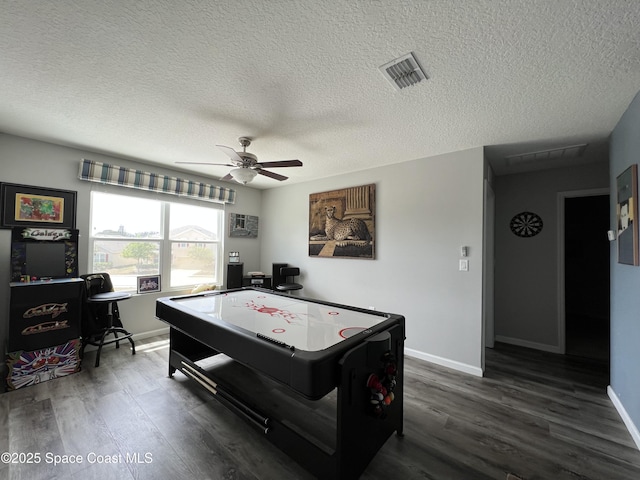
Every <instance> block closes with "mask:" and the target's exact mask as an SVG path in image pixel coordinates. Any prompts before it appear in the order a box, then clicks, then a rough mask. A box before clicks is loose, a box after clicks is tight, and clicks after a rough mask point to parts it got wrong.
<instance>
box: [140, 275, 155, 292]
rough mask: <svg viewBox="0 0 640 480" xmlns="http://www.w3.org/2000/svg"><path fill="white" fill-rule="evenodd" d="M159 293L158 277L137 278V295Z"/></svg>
mask: <svg viewBox="0 0 640 480" xmlns="http://www.w3.org/2000/svg"><path fill="white" fill-rule="evenodd" d="M159 291H160V275H147V276H144V277H138V293H152V292H159Z"/></svg>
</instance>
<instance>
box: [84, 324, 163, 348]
mask: <svg viewBox="0 0 640 480" xmlns="http://www.w3.org/2000/svg"><path fill="white" fill-rule="evenodd" d="M168 334H169V327H164V328H158V329H157V330H149V331H148V332H140V333H134V334H133V335H132V336H131V338H132V339H133V341H134V342H135V341H138V340H144V339H145V338H151V337H156V336H158V335H168ZM109 338H112V337H109ZM94 350H98V347H96V346H95V345H87V347H86V348H85V350H84V351H85V352H92V351H94Z"/></svg>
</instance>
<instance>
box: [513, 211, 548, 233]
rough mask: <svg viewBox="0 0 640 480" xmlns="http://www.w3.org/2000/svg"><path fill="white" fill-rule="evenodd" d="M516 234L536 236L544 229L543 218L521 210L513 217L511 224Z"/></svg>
mask: <svg viewBox="0 0 640 480" xmlns="http://www.w3.org/2000/svg"><path fill="white" fill-rule="evenodd" d="M509 226H510V227H511V231H512V232H513V234H514V235H517V236H519V237H534V236H536V235H537V234H539V233H540V232H541V231H542V219H541V218H540V216H539V215H536V214H535V213H531V212H521V213H518V214H517V215H514V217H513V218H512V219H511V223H510V224H509Z"/></svg>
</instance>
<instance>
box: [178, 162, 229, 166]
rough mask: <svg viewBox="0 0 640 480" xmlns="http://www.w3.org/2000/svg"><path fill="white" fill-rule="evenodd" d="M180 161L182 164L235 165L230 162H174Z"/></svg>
mask: <svg viewBox="0 0 640 480" xmlns="http://www.w3.org/2000/svg"><path fill="white" fill-rule="evenodd" d="M175 163H182V164H184V165H220V166H223V167H235V166H236V165H234V164H231V163H209V162H175Z"/></svg>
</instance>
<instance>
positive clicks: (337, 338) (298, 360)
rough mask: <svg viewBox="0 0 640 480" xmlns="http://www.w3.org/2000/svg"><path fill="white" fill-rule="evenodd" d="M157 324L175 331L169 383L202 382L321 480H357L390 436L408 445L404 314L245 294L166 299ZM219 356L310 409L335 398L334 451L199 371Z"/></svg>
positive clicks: (251, 290) (261, 292)
mask: <svg viewBox="0 0 640 480" xmlns="http://www.w3.org/2000/svg"><path fill="white" fill-rule="evenodd" d="M156 317H157V318H158V319H160V320H162V321H163V322H165V323H167V324H169V326H170V353H169V376H170V377H173V375H174V373H175V372H176V370H178V371H180V372H182V373H183V374H184V375H186V376H187V377H189V378H190V379H192V380H194V381H196V382H197V383H198V384H199V385H200V386H201V387H203V388H205V389H206V390H208V391H209V392H210V393H211V394H212V395H214V397H215V398H216V399H217V400H219V401H220V402H221V403H222V404H223V405H225V406H226V407H228V408H229V409H230V410H232V411H234V412H235V413H236V414H238V415H239V416H241V417H242V418H244V420H246V421H247V422H248V423H249V424H250V425H253V426H255V427H257V429H258V430H259V431H260V432H261V433H263V434H264V435H265V436H266V437H267V439H268V440H269V441H271V442H272V443H273V444H274V445H276V446H277V447H278V448H280V449H281V450H283V451H284V452H285V453H287V454H288V455H289V456H290V457H291V458H293V459H294V460H296V461H297V462H298V463H299V464H300V465H302V466H303V467H304V468H306V469H307V470H309V471H310V472H312V473H313V474H314V475H316V476H317V477H318V478H327V479H350V478H358V477H359V476H360V474H361V473H362V472H363V471H364V470H365V468H366V467H367V465H368V464H369V463H370V461H371V460H372V459H373V457H374V456H375V455H376V453H377V452H378V451H379V449H380V448H381V447H382V446H383V445H384V443H385V442H386V441H387V439H388V438H389V437H390V436H391V435H392V434H393V433H394V432H395V433H396V434H397V435H398V436H402V429H403V424H402V423H403V370H404V368H403V364H404V355H403V352H404V339H405V325H404V323H405V322H404V317H403V316H401V315H395V314H390V313H384V312H379V311H372V310H365V309H361V308H356V307H351V306H347V305H340V304H335V303H329V302H323V301H319V300H314V299H309V298H303V297H298V296H291V295H289V294H285V293H280V292H275V291H272V290H266V289H261V288H257V287H245V288H241V289H232V290H221V291H213V292H204V293H202V294H195V295H183V296H176V297H165V298H160V299H158V300H157V302H156ZM218 354H223V355H225V356H226V357H229V358H230V359H233V361H234V362H238V363H239V364H241V365H243V366H244V367H247V368H248V369H250V370H251V371H253V372H256V373H257V374H259V375H262V376H266V377H268V378H269V379H270V380H271V381H275V382H277V383H278V384H279V385H282V386H284V387H285V389H286V390H288V391H290V392H292V393H293V395H294V396H300V397H302V398H304V399H306V400H307V401H312V402H314V401H319V400H320V399H323V397H325V396H326V397H327V398H334V397H335V401H336V405H335V412H336V413H335V425H332V428H335V435H336V438H335V442H333V447H332V448H331V449H327V447H326V445H318V444H317V443H316V442H315V441H314V436H313V435H306V434H305V432H301V431H300V429H299V428H291V427H290V422H288V421H287V419H286V418H283V417H282V415H281V414H276V415H274V414H273V412H269V411H268V409H265V407H264V406H261V399H260V398H251V395H245V396H242V395H239V394H238V390H236V389H234V388H233V385H228V384H225V383H224V382H223V381H220V380H219V379H217V378H216V377H215V373H212V372H210V371H207V369H206V368H203V367H202V366H201V365H199V364H198V363H196V362H199V361H200V360H202V359H205V358H208V357H213V356H216V355H218ZM200 363H201V362H200ZM330 393H331V395H328V394H330Z"/></svg>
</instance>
